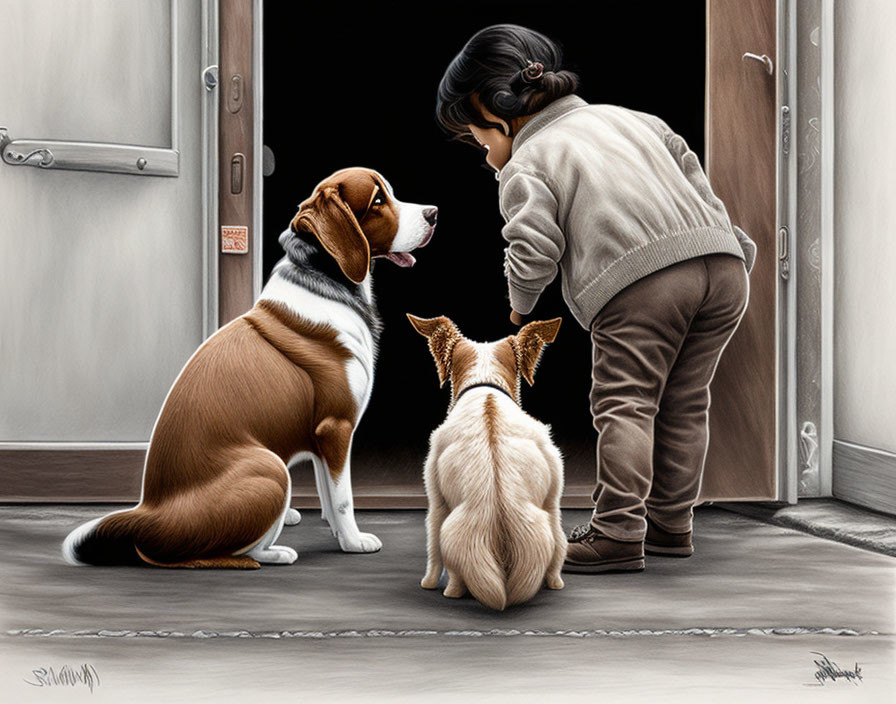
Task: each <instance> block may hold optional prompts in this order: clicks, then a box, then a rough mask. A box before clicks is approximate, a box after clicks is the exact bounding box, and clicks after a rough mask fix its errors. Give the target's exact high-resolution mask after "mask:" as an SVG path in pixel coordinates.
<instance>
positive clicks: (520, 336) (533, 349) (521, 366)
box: [510, 318, 563, 386]
mask: <svg viewBox="0 0 896 704" xmlns="http://www.w3.org/2000/svg"><path fill="white" fill-rule="evenodd" d="M561 322H563V319H562V318H554V319H553V320H536V321H534V322H531V323H529V324H528V325H526V326H525V327H524V328H523V329H522V330H520V331H519V332H518V333H517V334H516V335H514V336H513V337H511V338H510V344H511V345H513V351H514V352H515V353H516V368H517V369H518V370H519V372H520V374H522V376H523V378H524V379H525V380H526V381H528V382H529V386H532V385H533V384H534V383H535V367H537V366H538V360H539V359H540V358H541V353H542V352H543V351H544V346H545V345H547V344H548V343H549V342H553V341H554V339H555V338H556V337H557V331H558V330H559V329H560V323H561Z"/></svg>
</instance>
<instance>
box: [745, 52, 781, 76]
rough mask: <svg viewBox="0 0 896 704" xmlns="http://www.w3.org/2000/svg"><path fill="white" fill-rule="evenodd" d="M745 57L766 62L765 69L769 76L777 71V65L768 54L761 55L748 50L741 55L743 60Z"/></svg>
mask: <svg viewBox="0 0 896 704" xmlns="http://www.w3.org/2000/svg"><path fill="white" fill-rule="evenodd" d="M744 59H755V60H756V61H761V62H762V63H764V64H765V70H766V71H768V75H769V76H771V75H772V73H774V71H775V65H774V64H773V63H772V60H771V58H770V57H769V56H768V55H767V54H762V56H760V55H759V54H751V53H750V52H749V51H748V52H746V53H745V54H744V55H743V56H742V57H740V60H741V61H743V60H744Z"/></svg>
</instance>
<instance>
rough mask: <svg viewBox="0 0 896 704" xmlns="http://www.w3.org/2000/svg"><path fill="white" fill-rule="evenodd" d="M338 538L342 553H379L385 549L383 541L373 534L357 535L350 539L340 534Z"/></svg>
mask: <svg viewBox="0 0 896 704" xmlns="http://www.w3.org/2000/svg"><path fill="white" fill-rule="evenodd" d="M338 537H339V547H340V548H342V552H379V551H380V549H381V548H382V547H383V543H382V541H380V539H379V538H377V537H376V536H375V535H374V534H373V533H356V534H355V535H353V536H348V537H345V536H343V534H342V533H339V536H338Z"/></svg>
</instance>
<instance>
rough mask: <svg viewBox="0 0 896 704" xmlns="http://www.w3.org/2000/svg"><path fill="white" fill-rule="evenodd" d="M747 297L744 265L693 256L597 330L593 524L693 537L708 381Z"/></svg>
mask: <svg viewBox="0 0 896 704" xmlns="http://www.w3.org/2000/svg"><path fill="white" fill-rule="evenodd" d="M748 297H749V280H748V277H747V272H746V269H745V267H744V264H743V262H742V261H741V260H740V259H738V258H736V257H733V256H730V255H727V254H714V255H709V256H705V257H699V258H696V259H689V260H687V261H684V262H680V263H678V264H675V265H673V266H670V267H667V268H665V269H661V270H660V271H657V272H655V273H653V274H651V275H650V276H647V277H645V278H643V279H641V280H640V281H637V282H635V283H634V284H632V285H630V286H628V287H627V288H625V289H623V290H622V291H620V292H619V293H618V294H617V295H616V296H615V297H614V298H613V299H612V300H611V301H610V302H609V303H608V304H607V305H606V306H604V308H603V309H601V311H600V312H599V313H598V314H597V317H595V319H594V321H593V322H592V324H591V341H592V343H593V346H594V348H593V350H594V351H593V355H594V368H593V375H592V377H593V386H592V390H591V412H592V415H593V416H594V427H595V428H596V429H597V431H598V433H599V436H598V441H597V487H596V488H595V490H594V497H593V498H594V503H595V509H594V515H593V517H592V519H591V523H592V525H594V527H595V528H596V529H597V530H598V531H599V532H600V533H603V534H604V535H606V536H607V537H609V538H614V539H616V540H642V539H643V538H644V534H645V532H646V530H647V522H646V520H645V517H646V516H647V515H648V514H649V515H650V518H651V520H652V521H653V522H654V523H656V524H657V525H658V526H659V527H660V528H663V529H665V530H667V531H669V532H672V533H684V532H687V531H689V530H691V522H692V518H693V506H694V504H695V503H696V501H697V496H698V494H699V492H700V482H701V478H702V475H703V464H704V461H705V459H706V448H707V445H708V443H709V425H708V418H709V402H710V397H709V383H710V381H712V378H713V375H714V374H715V370H716V365H717V364H718V361H719V358H720V356H721V354H722V351H723V350H724V348H725V345H726V344H728V340H730V339H731V336H732V334H734V331H735V330H736V329H737V326H738V323H740V319H741V316H742V315H743V313H744V310H746V305H747V299H748Z"/></svg>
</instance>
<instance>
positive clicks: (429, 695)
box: [0, 506, 896, 704]
mask: <svg viewBox="0 0 896 704" xmlns="http://www.w3.org/2000/svg"><path fill="white" fill-rule="evenodd" d="M103 511H104V509H103V508H101V507H99V508H98V507H96V506H92V507H88V506H84V507H72V506H56V507H23V506H19V507H0V547H2V549H3V550H4V554H5V555H6V566H5V568H4V570H3V576H2V578H0V621H2V623H0V625H2V629H0V633H2V634H3V635H2V636H0V653H2V656H0V657H2V659H0V671H2V673H3V674H4V675H5V677H4V679H3V682H4V689H5V690H6V691H7V692H8V693H11V695H12V697H13V698H12V699H8V700H6V701H15V702H19V701H47V700H48V697H60V696H64V698H65V700H66V701H80V700H81V699H83V700H84V701H92V702H107V701H108V702H113V701H121V700H125V701H133V702H142V701H157V702H158V701H165V702H179V701H190V702H203V701H215V702H221V701H227V702H230V701H235V702H239V701H248V700H250V699H258V700H260V701H267V700H268V699H269V698H272V696H279V695H283V696H290V697H292V698H300V699H301V698H305V697H311V696H313V697H315V698H318V699H323V700H324V701H340V702H342V701H386V700H388V701H411V700H412V699H414V700H416V699H420V698H425V699H426V700H436V701H444V700H449V699H452V698H457V697H458V696H464V697H465V698H468V699H472V700H473V701H514V702H519V701H541V702H551V701H559V700H560V699H561V698H562V699H563V700H572V701H580V700H581V701H585V700H586V699H587V700H588V701H593V700H594V699H595V698H598V697H618V698H624V699H625V701H626V702H631V701H657V700H662V701H663V702H670V701H673V702H674V701H688V702H695V701H697V702H702V701H706V702H716V701H719V699H720V698H722V697H724V698H725V700H726V704H727V702H740V701H744V702H747V701H755V700H756V699H762V700H764V701H790V702H794V701H795V702H800V701H809V698H810V697H811V698H812V700H813V701H814V700H815V699H816V698H817V697H819V696H823V697H824V700H825V701H828V700H830V699H831V698H833V699H834V700H836V701H841V700H848V701H868V702H896V696H894V692H896V659H894V655H896V622H894V617H896V598H894V597H896V579H894V577H896V559H894V558H893V557H889V556H886V555H881V554H877V553H874V552H869V551H866V550H862V549H859V548H856V547H852V546H849V545H844V544H842V543H837V542H832V541H829V540H825V539H822V538H819V537H816V536H812V535H807V534H805V533H801V532H797V531H794V530H791V529H788V528H785V527H781V526H775V525H769V524H767V523H763V522H761V521H758V520H755V519H752V518H750V517H746V516H742V515H737V514H733V513H730V512H726V511H723V510H720V509H716V508H702V509H698V511H697V517H696V529H695V531H696V538H695V546H696V554H695V555H694V556H693V557H692V558H690V559H687V560H680V559H679V560H677V559H669V558H650V557H648V562H647V569H646V570H645V571H644V572H643V573H639V574H628V575H625V574H619V575H602V576H590V575H566V576H565V579H566V583H567V587H566V589H565V590H563V591H561V592H548V591H543V592H542V593H540V594H539V595H538V596H537V597H536V598H535V599H534V600H533V601H531V602H530V603H528V604H526V605H523V606H520V607H516V608H513V609H510V610H508V611H506V612H504V613H495V612H491V611H488V610H486V609H485V608H484V607H482V606H480V605H479V604H478V603H477V602H475V601H473V600H472V599H463V600H449V599H445V598H444V597H442V596H441V594H440V593H439V592H431V591H425V590H422V589H420V588H419V586H418V584H419V579H420V577H421V576H422V574H423V568H424V565H425V544H424V542H425V541H424V533H423V520H424V513H423V512H421V511H403V512H395V511H393V512H387V511H379V512H373V511H371V512H359V516H358V519H359V524H360V525H361V527H362V530H370V531H372V532H375V533H376V534H377V535H379V537H380V538H381V539H382V540H383V543H384V548H383V550H382V552H380V553H379V554H376V555H345V554H342V553H340V552H339V551H338V548H337V546H336V543H335V541H334V539H333V538H332V537H331V536H330V534H329V530H328V529H327V527H326V524H325V523H323V522H322V521H320V518H319V513H318V512H316V511H308V512H304V515H303V521H302V523H301V524H300V525H298V526H295V527H293V528H287V529H285V531H284V535H283V537H282V538H281V541H280V542H281V543H283V544H285V545H290V546H292V547H294V548H295V549H296V550H297V551H298V552H299V560H298V562H297V563H296V564H294V565H292V566H285V567H273V566H267V567H263V568H262V569H261V570H258V571H248V572H241V571H186V570H183V571H180V570H177V571H169V570H159V569H152V568H95V567H84V568H74V567H69V566H67V565H65V564H64V563H63V562H62V559H61V557H60V555H59V545H60V543H61V541H62V539H63V537H64V536H65V535H66V533H67V532H68V531H69V530H70V529H71V528H73V527H75V526H76V525H78V524H79V523H80V522H82V521H84V520H87V519H89V518H92V517H95V516H98V515H101V514H102V513H103ZM587 516H588V513H587V512H585V511H570V512H566V513H565V514H564V522H565V524H566V525H567V527H570V526H572V525H574V524H575V523H577V522H581V521H583V520H585V519H586V518H587ZM818 653H822V654H823V655H824V656H827V657H828V658H829V659H830V660H831V661H833V662H835V663H837V665H839V667H840V668H842V669H844V670H852V669H854V668H855V667H856V665H858V667H859V668H860V669H861V675H862V678H863V679H862V680H861V681H858V682H856V683H850V682H848V681H846V680H843V679H838V680H835V681H833V682H831V681H830V680H828V681H827V682H826V683H825V684H823V685H822V684H819V683H818V682H817V681H816V672H817V671H818V669H819V668H818V666H817V665H816V663H815V660H819V659H820V658H821V657H822V656H821V655H819V654H818ZM83 664H89V665H90V666H92V667H93V672H95V674H96V676H97V677H98V678H99V682H98V684H95V685H94V688H93V691H92V692H91V691H90V689H89V688H88V687H87V686H86V685H84V684H81V683H79V684H76V685H75V686H73V687H64V686H62V685H55V686H52V687H47V686H44V687H39V686H35V685H33V684H29V683H28V681H30V682H35V681H37V675H35V674H33V673H32V671H33V670H35V669H40V668H51V667H52V668H55V669H56V670H57V671H59V670H60V669H61V668H62V667H63V666H64V665H69V666H71V667H80V666H81V665H83ZM60 689H63V690H65V694H64V695H62V694H60V693H59V690H60Z"/></svg>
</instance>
